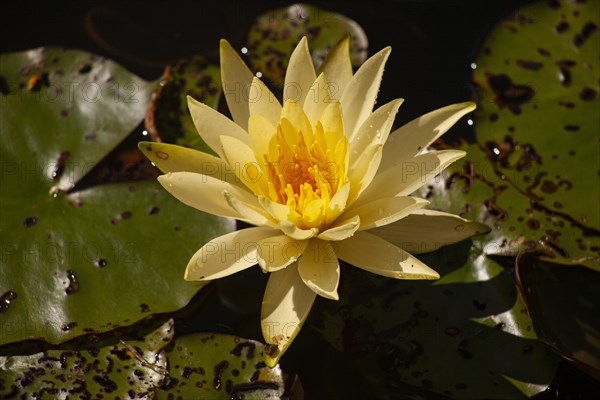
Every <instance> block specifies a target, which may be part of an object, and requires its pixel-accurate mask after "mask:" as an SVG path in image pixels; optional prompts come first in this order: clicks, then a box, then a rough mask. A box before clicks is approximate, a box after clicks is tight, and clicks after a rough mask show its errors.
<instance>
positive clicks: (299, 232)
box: [279, 221, 319, 240]
mask: <svg viewBox="0 0 600 400" xmlns="http://www.w3.org/2000/svg"><path fill="white" fill-rule="evenodd" d="M279 229H281V231H282V232H283V233H285V234H286V235H288V236H289V237H291V238H292V239H296V240H306V239H310V238H311V237H314V236H316V235H317V233H318V232H319V230H318V229H317V228H311V229H300V228H298V227H297V226H296V225H294V223H292V222H290V221H281V222H279Z"/></svg>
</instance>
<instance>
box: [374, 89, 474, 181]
mask: <svg viewBox="0 0 600 400" xmlns="http://www.w3.org/2000/svg"><path fill="white" fill-rule="evenodd" d="M474 109H475V103H472V102H470V101H469V102H465V103H459V104H452V105H449V106H446V107H443V108H440V109H438V110H435V111H432V112H430V113H427V114H425V115H423V116H421V117H419V118H417V119H415V120H413V121H411V122H409V123H408V124H406V125H404V126H401V127H400V128H398V129H396V130H395V131H394V132H392V133H391V134H390V137H389V138H388V140H387V142H386V144H385V147H384V148H383V160H382V161H381V166H380V167H379V170H380V171H385V170H386V169H388V168H390V167H392V166H394V165H395V164H396V163H397V162H398V161H402V160H407V159H409V158H411V157H414V156H415V155H417V154H419V152H421V151H423V150H425V149H427V147H429V145H431V143H433V142H434V141H435V140H436V139H437V138H439V137H440V136H442V135H443V134H444V133H446V131H447V130H448V129H450V128H451V127H452V125H454V124H455V123H456V122H457V121H458V120H459V119H460V118H461V117H462V116H463V115H465V114H468V113H470V112H471V111H473V110H474Z"/></svg>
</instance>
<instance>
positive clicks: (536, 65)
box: [517, 60, 544, 71]
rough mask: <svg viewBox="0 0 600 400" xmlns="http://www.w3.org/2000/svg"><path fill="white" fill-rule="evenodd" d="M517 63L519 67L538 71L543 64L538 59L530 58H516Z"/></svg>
mask: <svg viewBox="0 0 600 400" xmlns="http://www.w3.org/2000/svg"><path fill="white" fill-rule="evenodd" d="M517 65H518V66H519V67H521V68H524V69H528V70H531V71H539V70H540V69H542V67H543V66H544V64H542V63H541V62H539V61H531V60H517Z"/></svg>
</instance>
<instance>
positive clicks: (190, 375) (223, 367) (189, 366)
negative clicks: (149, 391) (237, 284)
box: [156, 333, 284, 400]
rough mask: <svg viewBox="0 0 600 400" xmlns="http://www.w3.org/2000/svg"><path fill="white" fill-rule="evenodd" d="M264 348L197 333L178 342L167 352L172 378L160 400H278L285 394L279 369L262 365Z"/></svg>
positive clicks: (243, 341)
mask: <svg viewBox="0 0 600 400" xmlns="http://www.w3.org/2000/svg"><path fill="white" fill-rule="evenodd" d="M263 351H264V345H263V344H261V343H259V342H256V341H253V340H247V339H242V338H239V337H236V336H230V335H223V334H210V333H198V334H192V335H188V336H185V337H182V338H179V339H177V341H176V343H175V346H174V347H172V348H170V350H168V358H169V366H168V371H169V378H168V379H167V380H166V381H165V382H164V383H163V384H162V385H161V386H160V388H159V389H158V390H157V392H156V395H157V397H156V398H157V399H172V398H182V399H189V398H210V399H214V400H218V399H223V400H229V399H244V400H262V399H273V400H275V399H279V398H280V397H281V396H282V395H283V392H284V384H283V377H282V372H281V369H280V368H279V366H276V367H275V368H268V367H267V366H266V365H265V363H264V362H263V357H264V356H263Z"/></svg>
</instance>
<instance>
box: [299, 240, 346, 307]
mask: <svg viewBox="0 0 600 400" xmlns="http://www.w3.org/2000/svg"><path fill="white" fill-rule="evenodd" d="M298 273H299V274H300V277H301V278H302V280H303V281H304V283H305V284H306V286H308V287H309V288H310V289H311V290H312V291H313V292H315V293H316V294H318V295H319V296H323V297H325V298H327V299H332V300H338V299H339V297H338V293H337V288H338V284H339V282H340V264H339V262H338V259H337V256H336V255H335V252H334V251H333V247H331V244H330V243H329V242H326V241H323V240H319V239H311V240H310V241H309V242H308V246H307V247H306V250H305V251H304V254H302V257H300V260H299V261H298Z"/></svg>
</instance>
